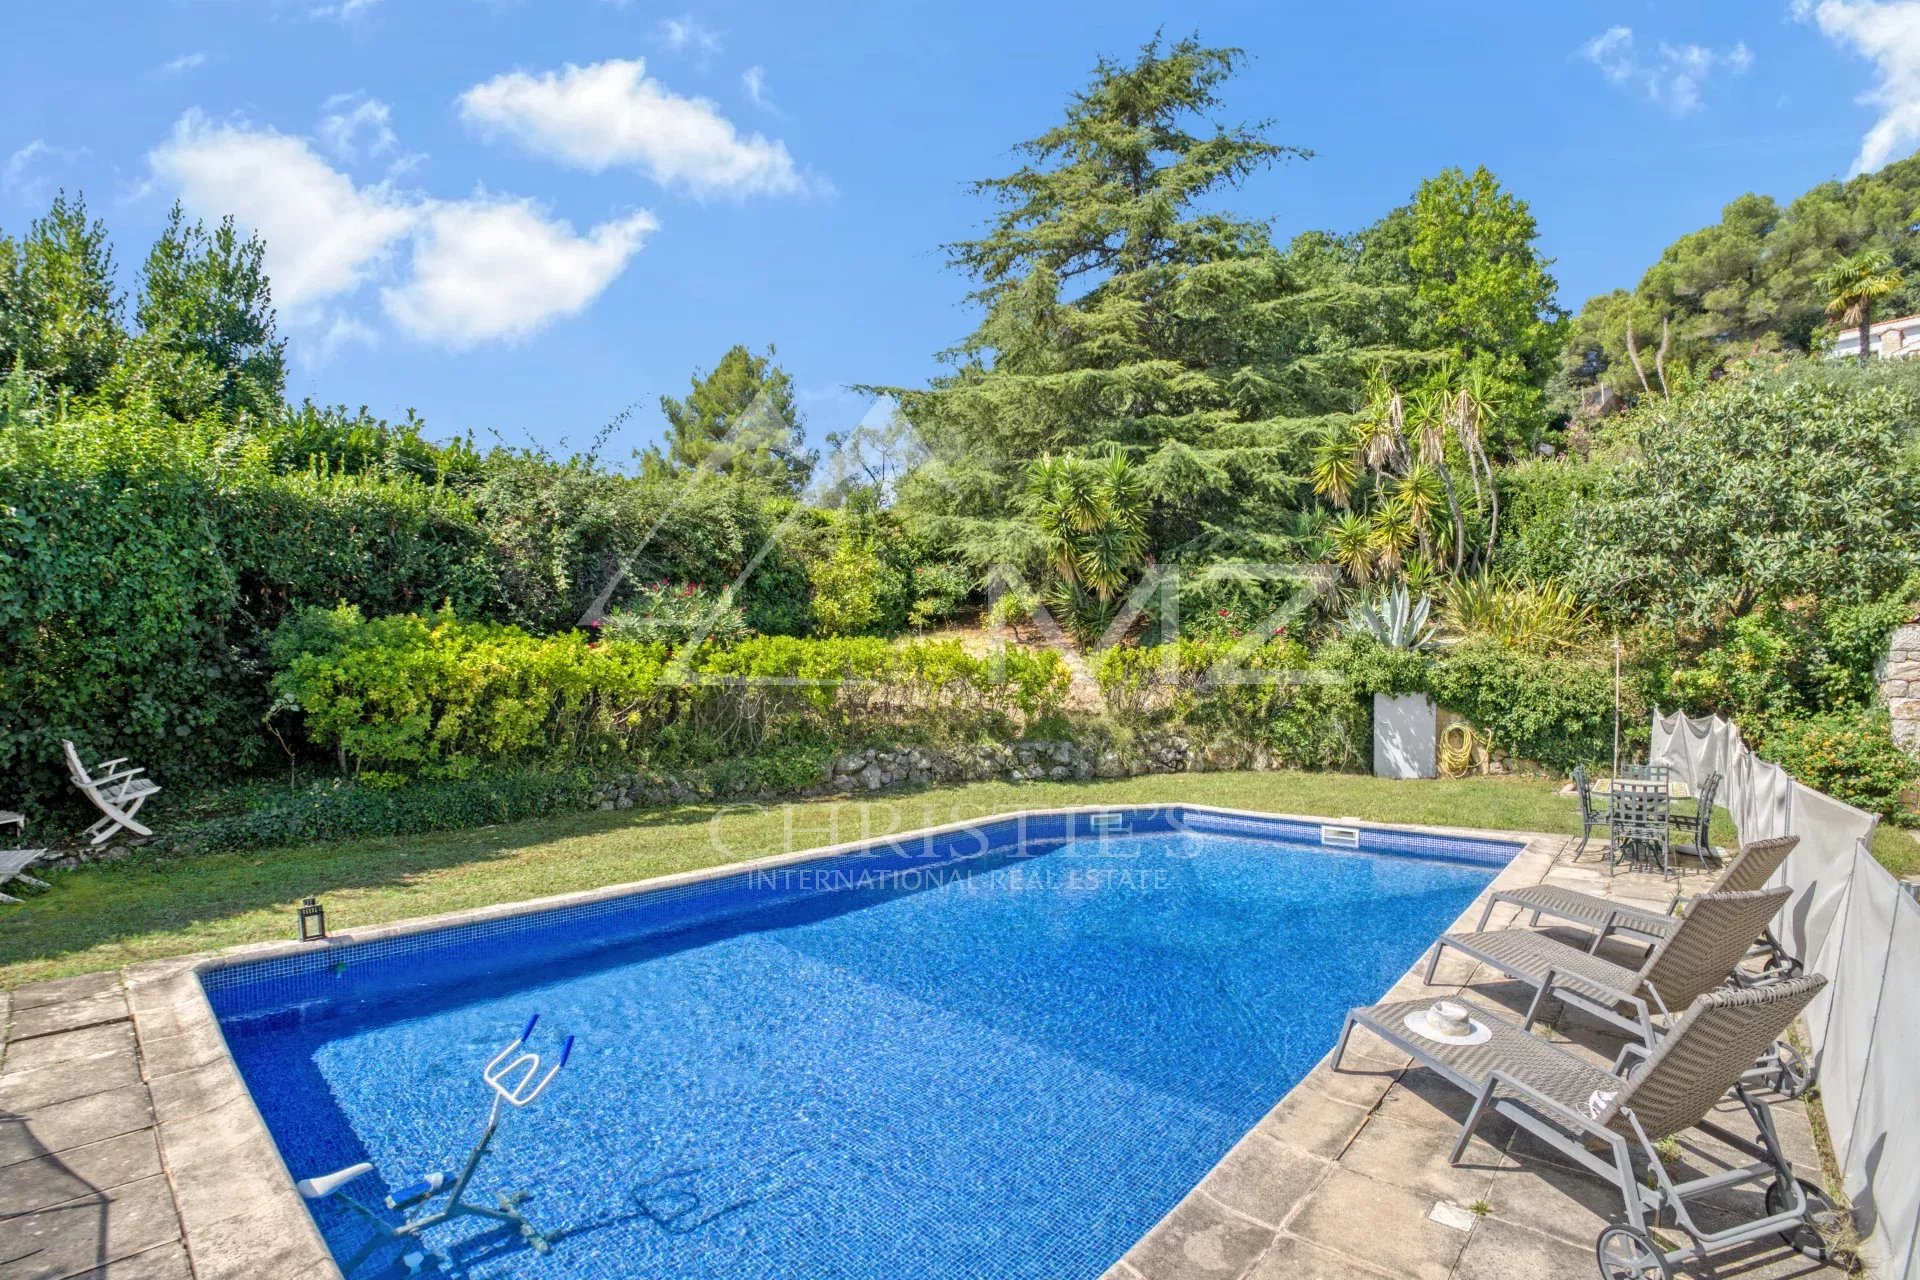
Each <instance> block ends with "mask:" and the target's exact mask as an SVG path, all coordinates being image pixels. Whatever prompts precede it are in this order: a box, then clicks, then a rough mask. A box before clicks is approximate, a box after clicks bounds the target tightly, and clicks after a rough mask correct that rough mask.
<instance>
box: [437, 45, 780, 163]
mask: <svg viewBox="0 0 1920 1280" xmlns="http://www.w3.org/2000/svg"><path fill="white" fill-rule="evenodd" d="M460 114H461V117H462V118H463V119H464V120H466V122H467V123H468V125H470V126H472V127H473V128H475V129H478V130H479V131H480V132H481V133H482V134H483V135H486V136H489V137H491V136H495V135H505V136H506V137H509V138H512V139H513V140H514V141H516V142H518V143H519V144H520V145H521V146H523V147H525V148H527V149H528V150H530V151H533V152H536V153H539V154H543V155H548V156H551V157H553V158H554V159H557V160H559V161H561V162H563V163H566V164H570V165H573V166H575V167H577V168H581V169H586V170H589V171H591V172H594V173H599V172H602V171H604V170H606V169H608V168H611V167H613V166H615V165H628V166H632V167H633V168H637V169H640V170H642V171H644V172H646V173H647V174H648V175H650V176H651V177H652V178H653V179H654V180H655V181H657V182H661V183H665V184H670V185H673V184H677V185H682V186H685V187H687V188H689V189H691V190H692V191H693V192H695V193H696V194H699V195H731V196H748V195H757V194H763V193H794V192H800V191H802V190H804V189H805V187H806V184H805V182H803V180H802V179H801V176H800V173H799V171H798V169H796V167H795V166H794V163H793V157H792V156H791V155H789V154H788V153H787V148H786V144H785V143H783V142H780V141H778V140H777V139H768V138H766V137H765V136H763V135H761V134H758V133H755V134H751V135H748V136H744V137H743V136H742V135H741V133H740V131H739V130H738V129H736V128H735V127H734V125H733V123H732V122H731V121H730V120H728V119H727V118H726V117H725V116H723V115H721V114H720V109H719V108H718V107H717V106H715V105H714V104H713V103H712V102H709V101H708V100H706V99H705V98H683V97H681V96H679V95H678V94H675V93H673V92H672V91H671V90H669V89H667V88H666V87H665V86H664V85H662V84H661V83H660V82H659V81H658V80H655V79H651V78H649V77H648V75H647V73H646V64H645V62H644V61H642V60H641V59H639V58H634V59H631V60H622V59H613V60H610V61H607V62H598V63H594V64H593V65H591V66H585V67H581V66H575V65H573V64H572V63H569V64H567V66H566V67H564V68H562V69H561V70H560V71H557V72H556V71H549V72H546V73H544V74H542V75H538V76H533V75H528V74H527V73H525V72H522V71H516V72H513V73H511V74H508V75H502V76H496V77H495V78H494V79H492V80H489V81H487V82H486V83H484V84H477V85H475V86H474V87H473V88H471V89H468V90H467V91H466V92H465V93H463V94H461V95H460Z"/></svg>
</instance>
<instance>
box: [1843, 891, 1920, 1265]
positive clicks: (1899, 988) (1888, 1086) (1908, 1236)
mask: <svg viewBox="0 0 1920 1280" xmlns="http://www.w3.org/2000/svg"><path fill="white" fill-rule="evenodd" d="M1874 873H1877V874H1874ZM1860 874H1861V880H1860V882H1859V883H1858V884H1857V885H1856V892H1858V893H1860V894H1862V895H1863V896H1872V897H1875V898H1881V897H1886V898H1890V899H1891V901H1892V904H1893V907H1892V915H1893V929H1892V932H1891V933H1890V934H1889V937H1888V942H1889V945H1888V948H1887V966H1886V973H1885V975H1884V976H1883V978H1882V980H1881V983H1880V989H1879V991H1878V992H1877V993H1876V999H1877V1001H1878V1004H1879V1008H1880V1010H1881V1013H1880V1016H1879V1017H1878V1018H1877V1019H1876V1020H1875V1022H1874V1034H1873V1045H1872V1050H1871V1052H1870V1053H1869V1055H1868V1058H1867V1063H1866V1071H1865V1074H1864V1076H1863V1078H1862V1081H1861V1085H1860V1094H1859V1098H1858V1100H1857V1107H1856V1110H1855V1114H1854V1123H1853V1133H1852V1135H1851V1140H1850V1142H1849V1144H1848V1145H1849V1153H1848V1159H1847V1161H1846V1171H1847V1191H1848V1194H1849V1195H1850V1196H1851V1197H1852V1199H1853V1205H1854V1214H1855V1218H1856V1223H1855V1225H1856V1228H1857V1229H1858V1230H1859V1231H1861V1233H1862V1234H1864V1235H1866V1236H1868V1238H1869V1239H1871V1240H1872V1241H1874V1242H1875V1243H1877V1244H1879V1245H1881V1246H1882V1248H1883V1249H1884V1253H1883V1254H1882V1264H1881V1266H1882V1272H1883V1273H1884V1274H1886V1275H1893V1276H1909V1277H1911V1276H1920V1133H1916V1130H1917V1129H1920V1125H1916V1124H1915V1119H1914V1101H1913V1089H1914V1075H1915V1070H1916V1064H1920V1018H1916V1017H1914V1016H1913V1012H1914V1005H1915V995H1914V993H1915V991H1916V990H1920V904H1916V903H1915V902H1914V900H1913V898H1912V897H1910V896H1909V895H1908V894H1907V893H1906V892H1905V891H1904V890H1902V889H1901V888H1900V886H1899V885H1898V884H1897V883H1895V881H1894V879H1893V877H1892V876H1890V875H1887V874H1886V872H1885V871H1884V870H1883V869H1882V868H1880V867H1879V866H1877V865H1876V866H1873V867H1871V868H1862V869H1861V872H1860ZM1858 1012H1859V1011H1858V1010H1855V1009H1853V1008H1852V1007H1851V1006H1850V1005H1849V1006H1845V1007H1843V1013H1842V1016H1843V1017H1853V1016H1856V1015H1857V1014H1858Z"/></svg>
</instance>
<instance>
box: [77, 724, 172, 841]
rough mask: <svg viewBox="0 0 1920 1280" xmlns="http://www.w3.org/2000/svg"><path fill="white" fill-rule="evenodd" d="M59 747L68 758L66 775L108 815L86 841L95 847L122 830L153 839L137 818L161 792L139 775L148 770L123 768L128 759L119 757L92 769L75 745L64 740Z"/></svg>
mask: <svg viewBox="0 0 1920 1280" xmlns="http://www.w3.org/2000/svg"><path fill="white" fill-rule="evenodd" d="M60 747H61V749H62V750H63V751H65V752H66V755H67V773H68V775H69V776H70V777H71V778H72V779H73V785H74V786H76V787H78V788H80V791H81V793H82V794H83V795H85V796H86V797H87V799H89V800H91V801H93V807H94V808H96V809H98V810H99V811H100V812H101V813H103V814H105V815H106V816H105V817H103V818H101V819H100V821H98V822H96V823H94V824H93V825H92V826H90V827H88V828H87V840H88V841H89V843H92V844H105V843H106V842H107V841H109V840H111V839H113V837H114V836H115V835H117V834H119V832H120V831H121V830H122V829H125V830H127V831H131V832H133V833H134V834H135V835H137V836H150V835H152V834H153V832H152V831H151V830H149V829H148V828H146V827H143V826H141V825H140V821H139V819H138V818H137V817H136V816H135V815H137V814H138V813H139V812H140V806H141V805H143V804H145V803H146V802H147V800H148V798H149V797H152V796H155V795H158V794H159V793H160V784H159V783H157V782H154V781H153V780H152V779H151V778H143V777H141V776H140V775H141V774H143V773H145V772H146V770H145V769H140V768H133V769H123V768H120V766H121V765H124V764H126V762H127V758H126V757H125V756H116V757H114V758H113V759H111V760H102V761H101V762H100V763H99V764H97V765H95V766H94V767H93V768H92V769H91V770H90V769H88V768H87V766H86V764H85V763H84V762H82V761H81V759H80V752H79V751H78V750H77V749H76V748H75V747H74V745H73V743H71V742H69V741H66V740H65V739H62V740H61V743H60Z"/></svg>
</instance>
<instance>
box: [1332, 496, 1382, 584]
mask: <svg viewBox="0 0 1920 1280" xmlns="http://www.w3.org/2000/svg"><path fill="white" fill-rule="evenodd" d="M1327 541H1328V542H1329V543H1331V544H1332V549H1333V562H1334V563H1335V564H1337V565H1339V566H1340V571H1341V572H1342V573H1344V574H1346V575H1347V578H1348V579H1349V580H1350V581H1352V582H1365V581H1366V580H1367V579H1368V578H1370V577H1372V576H1373V525H1372V523H1371V522H1370V521H1369V520H1368V519H1367V518H1366V517H1365V516H1363V515H1361V514H1360V513H1359V512H1358V511H1343V512H1341V513H1340V514H1339V515H1338V516H1336V517H1335V518H1334V520H1333V522H1332V523H1331V524H1329V525H1328V526H1327Z"/></svg>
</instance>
